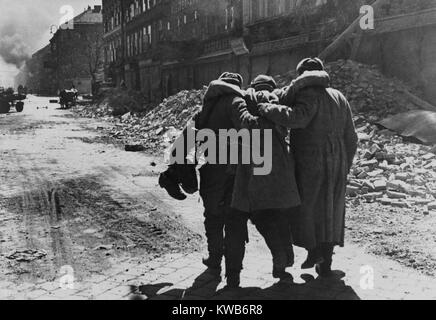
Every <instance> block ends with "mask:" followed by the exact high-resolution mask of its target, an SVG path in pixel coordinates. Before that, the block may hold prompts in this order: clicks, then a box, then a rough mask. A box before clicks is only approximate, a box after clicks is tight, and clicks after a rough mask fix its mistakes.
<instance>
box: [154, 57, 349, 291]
mask: <svg viewBox="0 0 436 320" xmlns="http://www.w3.org/2000/svg"><path fill="white" fill-rule="evenodd" d="M297 72H298V74H299V77H298V78H297V79H295V80H294V81H292V82H291V83H290V84H289V85H288V86H287V87H285V88H283V89H278V88H277V84H276V82H275V81H274V79H273V78H272V77H269V76H266V75H260V76H258V77H257V78H256V79H254V81H253V82H252V83H251V86H250V88H249V89H247V90H243V89H242V87H243V79H242V76H241V75H239V74H235V73H228V72H226V73H224V74H223V75H222V76H221V77H220V78H219V79H218V80H216V81H212V83H211V84H210V85H209V88H208V90H207V92H206V94H205V98H204V105H203V109H202V110H201V111H200V112H199V113H197V114H196V115H195V116H194V118H193V120H194V123H195V127H194V128H189V126H188V128H187V129H185V131H184V133H183V135H182V136H181V137H180V138H179V139H178V140H179V142H180V141H183V142H186V139H187V136H188V135H189V133H188V131H189V130H192V131H194V132H193V134H195V133H197V132H199V130H202V129H209V130H212V131H213V132H214V133H216V135H218V132H219V131H220V130H223V129H226V130H231V129H234V130H248V132H249V134H250V136H251V138H252V139H251V141H256V143H257V144H259V145H260V146H265V147H264V148H263V149H264V150H263V152H264V153H266V152H267V151H268V150H270V151H271V154H270V155H267V156H270V157H271V168H270V169H271V170H270V171H269V172H268V173H267V174H256V169H259V165H258V164H257V163H256V162H254V161H253V159H251V160H252V161H250V162H249V163H246V162H243V161H241V158H243V157H242V156H241V154H239V161H238V163H237V164H235V163H234V162H232V161H231V159H230V155H229V152H228V151H229V150H230V148H231V147H232V144H238V145H239V147H240V148H239V149H238V150H244V148H247V146H244V145H243V142H241V139H239V138H236V141H231V139H230V141H227V144H224V145H223V144H221V143H219V144H218V143H217V149H216V150H217V154H216V159H222V156H223V155H224V157H227V160H228V161H227V162H226V164H222V162H219V161H218V160H217V161H210V162H206V163H205V164H203V165H202V166H201V168H200V169H199V171H200V186H199V191H200V196H201V198H202V200H203V205H204V209H205V210H204V218H205V229H206V237H207V242H208V252H209V257H207V258H205V259H204V260H203V263H204V264H205V265H206V266H207V267H208V268H209V269H210V270H211V271H212V272H214V273H216V274H217V275H218V274H220V273H221V264H222V260H223V258H225V267H226V279H227V286H228V287H230V288H235V287H239V284H240V274H241V271H242V269H243V259H244V254H245V245H246V243H247V242H248V241H249V238H248V229H247V223H248V220H251V221H252V223H253V224H254V225H255V226H256V229H257V230H258V231H259V233H260V234H261V235H262V237H263V238H264V240H265V243H266V244H267V246H268V248H269V250H270V252H271V256H272V260H273V270H272V275H273V277H274V278H277V279H280V280H282V281H285V280H292V275H291V274H290V273H288V272H287V271H286V269H287V268H289V267H292V266H293V265H294V251H293V246H294V245H295V246H298V247H302V248H305V249H306V250H307V258H306V261H305V262H304V263H303V265H302V266H301V267H302V268H303V269H310V268H314V267H316V271H317V272H318V274H319V275H320V276H324V277H328V276H330V275H331V265H332V256H333V251H334V247H335V246H344V230H345V194H346V183H347V175H348V173H349V171H350V168H351V165H352V163H353V158H354V156H355V153H356V150H357V134H356V131H355V127H354V123H353V120H352V114H351V109H350V105H349V103H348V101H347V99H346V98H345V97H344V96H343V95H342V94H341V93H340V92H339V91H337V90H335V89H333V88H330V87H329V82H330V78H329V75H328V74H327V73H326V72H325V71H324V65H323V63H322V61H321V60H319V59H317V58H307V59H304V60H303V61H301V62H300V64H299V65H298V67H297ZM256 130H257V131H260V132H261V133H262V134H260V135H255V131H256ZM267 132H270V133H271V135H268V134H267ZM288 133H289V135H288ZM255 136H256V137H260V138H259V139H258V140H260V141H257V140H256V139H255ZM267 137H270V139H269V140H268V139H267ZM217 140H218V139H217ZM177 145H179V144H178V143H177V142H176V143H175V145H174V148H176V147H177ZM183 145H186V144H183ZM197 149H201V147H199V146H196V147H195V148H194V151H195V150H197ZM191 151H192V150H184V157H185V159H186V158H189V157H187V155H188V154H189V153H190V152H191ZM197 151H198V150H197ZM174 154H175V153H174V152H173V153H172V154H171V155H172V156H174ZM220 155H221V157H220ZM218 163H220V164H218ZM197 165H198V163H197V162H196V161H195V159H194V160H192V159H191V160H190V161H186V162H184V163H174V164H171V165H170V166H169V168H168V170H167V171H166V172H164V173H162V174H161V176H160V179H159V183H160V185H161V186H162V187H163V188H165V189H166V190H167V191H168V193H169V194H170V195H171V196H173V197H174V198H176V199H179V200H183V199H185V198H186V196H185V195H184V194H183V192H182V191H181V189H183V190H184V191H185V192H186V193H194V192H196V191H197V180H196V179H197V176H196V169H195V168H196V166H197Z"/></svg>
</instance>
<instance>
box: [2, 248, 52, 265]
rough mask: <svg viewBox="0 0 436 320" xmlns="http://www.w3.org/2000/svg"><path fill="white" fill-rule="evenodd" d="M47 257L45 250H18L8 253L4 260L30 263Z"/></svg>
mask: <svg viewBox="0 0 436 320" xmlns="http://www.w3.org/2000/svg"><path fill="white" fill-rule="evenodd" d="M46 255H47V252H46V251H45V250H36V249H19V250H14V251H12V252H11V253H9V254H8V255H7V256H6V258H7V259H9V260H15V261H17V262H32V261H35V260H38V259H41V258H43V257H45V256H46Z"/></svg>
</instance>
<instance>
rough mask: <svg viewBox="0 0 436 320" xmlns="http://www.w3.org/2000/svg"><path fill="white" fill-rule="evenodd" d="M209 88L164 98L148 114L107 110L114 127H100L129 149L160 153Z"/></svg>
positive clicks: (96, 113)
mask: <svg viewBox="0 0 436 320" xmlns="http://www.w3.org/2000/svg"><path fill="white" fill-rule="evenodd" d="M205 91H206V88H203V89H201V90H184V91H181V92H179V93H177V94H176V95H174V96H171V97H169V98H167V99H164V100H163V102H162V103H161V104H159V105H158V106H156V107H154V108H153V109H152V110H151V111H149V112H146V113H135V112H126V113H124V114H123V115H122V116H120V117H114V116H110V115H109V114H108V113H107V112H104V113H103V114H104V116H103V119H104V120H106V121H109V122H111V123H112V125H113V126H112V128H109V129H103V128H100V129H101V130H105V131H107V133H108V134H109V135H110V136H111V137H113V138H115V139H117V140H121V141H122V142H123V143H124V145H125V150H126V151H132V152H137V151H145V150H147V151H149V152H155V153H159V152H162V150H164V149H166V148H167V147H168V146H170V145H171V144H172V143H173V142H174V140H175V139H176V137H178V136H179V135H180V133H181V131H182V130H183V128H184V127H185V126H186V124H187V122H188V121H189V120H190V119H191V118H192V116H193V115H194V114H195V113H196V112H197V111H199V110H200V109H201V106H202V104H203V96H204V93H205ZM98 110H99V109H97V110H96V109H95V108H94V110H92V108H91V109H87V111H85V110H83V111H82V112H81V115H82V116H87V117H99V115H100V114H101V113H100V112H102V111H101V110H100V111H98Z"/></svg>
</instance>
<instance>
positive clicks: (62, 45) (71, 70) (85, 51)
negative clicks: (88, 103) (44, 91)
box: [50, 6, 104, 94]
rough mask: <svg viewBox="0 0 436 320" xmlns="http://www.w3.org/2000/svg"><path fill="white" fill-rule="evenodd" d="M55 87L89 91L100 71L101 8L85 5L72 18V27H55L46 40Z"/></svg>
mask: <svg viewBox="0 0 436 320" xmlns="http://www.w3.org/2000/svg"><path fill="white" fill-rule="evenodd" d="M50 45H51V55H52V57H53V60H54V61H53V62H54V66H55V68H54V73H55V78H56V83H57V87H58V88H57V90H61V89H65V88H70V87H71V86H72V85H74V86H75V87H76V89H78V91H79V93H81V94H90V93H92V91H93V90H92V89H93V88H92V83H96V82H97V81H98V80H99V79H100V73H103V69H102V67H103V60H104V57H103V24H102V22H101V7H98V6H96V7H94V9H92V8H91V7H89V8H88V9H87V10H86V11H84V12H83V13H82V14H80V15H78V16H77V17H75V18H74V28H73V29H65V30H63V29H61V28H60V29H59V30H58V31H57V32H56V33H55V34H54V36H53V38H52V39H51V40H50Z"/></svg>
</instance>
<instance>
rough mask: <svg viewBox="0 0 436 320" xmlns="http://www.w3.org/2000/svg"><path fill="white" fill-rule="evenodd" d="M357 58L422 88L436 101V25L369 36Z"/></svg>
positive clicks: (426, 96)
mask: <svg viewBox="0 0 436 320" xmlns="http://www.w3.org/2000/svg"><path fill="white" fill-rule="evenodd" d="M358 51H359V53H358V55H357V56H356V60H357V61H360V62H364V63H368V64H374V65H379V66H380V67H381V69H382V71H383V73H384V74H386V75H389V76H393V77H397V78H399V79H402V80H403V81H405V82H407V83H409V84H411V85H412V86H415V87H417V88H419V89H421V90H422V91H423V93H424V98H425V99H426V100H428V101H429V102H431V103H433V104H435V105H436V91H435V89H434V88H436V60H435V58H434V57H435V56H436V25H433V26H427V27H421V28H410V29H407V30H398V31H395V32H389V33H384V34H378V35H371V36H367V37H365V38H364V39H363V40H362V43H361V45H360V48H359V50H358Z"/></svg>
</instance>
